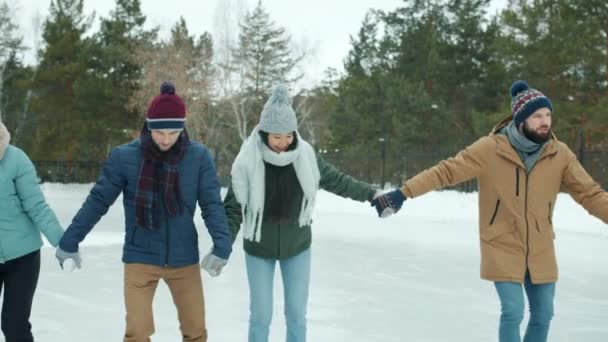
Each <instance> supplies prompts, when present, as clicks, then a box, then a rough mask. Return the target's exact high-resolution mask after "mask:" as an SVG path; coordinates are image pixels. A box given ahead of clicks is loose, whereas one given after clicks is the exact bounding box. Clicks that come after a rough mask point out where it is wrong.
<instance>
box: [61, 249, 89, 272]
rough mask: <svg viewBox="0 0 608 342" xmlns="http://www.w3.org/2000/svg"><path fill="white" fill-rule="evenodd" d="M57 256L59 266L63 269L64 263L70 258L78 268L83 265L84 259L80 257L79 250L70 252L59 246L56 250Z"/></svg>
mask: <svg viewBox="0 0 608 342" xmlns="http://www.w3.org/2000/svg"><path fill="white" fill-rule="evenodd" d="M55 257H56V258H57V260H58V261H59V266H61V269H63V263H64V262H66V261H67V260H70V259H71V260H72V261H73V262H74V266H75V267H76V268H78V269H80V267H81V266H82V260H81V259H80V253H79V252H75V253H70V252H66V251H64V250H63V249H61V247H57V250H56V251H55Z"/></svg>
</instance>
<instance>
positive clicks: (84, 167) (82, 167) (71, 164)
mask: <svg viewBox="0 0 608 342" xmlns="http://www.w3.org/2000/svg"><path fill="white" fill-rule="evenodd" d="M456 152H457V151H437V152H432V153H420V152H404V153H403V154H402V155H399V156H391V155H389V156H385V157H384V158H382V157H381V155H380V154H376V155H367V156H361V155H358V156H349V155H344V154H341V153H339V152H335V151H334V152H329V151H323V152H322V153H321V155H322V156H323V157H324V158H325V159H326V160H327V161H328V162H330V163H331V164H332V165H334V166H335V167H336V168H337V169H339V170H341V171H342V172H344V173H346V174H348V175H350V176H353V177H355V178H357V179H361V180H364V181H366V182H369V183H372V184H375V185H378V186H382V185H386V186H391V185H392V186H398V185H400V184H401V183H402V181H403V179H406V178H409V177H412V176H414V175H416V174H417V173H418V172H420V171H422V170H424V169H427V168H429V167H431V166H433V165H435V164H436V163H437V162H439V161H441V160H443V159H445V158H449V157H450V156H452V155H454V154H455V153H456ZM578 154H579V160H581V161H582V164H583V166H584V167H585V169H586V170H587V172H589V174H590V175H591V176H592V177H593V178H594V179H595V180H596V181H597V182H598V183H599V184H600V185H601V186H602V187H603V188H604V189H608V150H607V151H591V150H583V151H578ZM214 159H215V163H216V168H217V171H218V176H219V179H220V183H221V184H222V185H223V186H226V185H227V184H228V181H229V179H230V168H231V165H232V162H233V158H231V157H228V156H225V157H224V156H222V155H217V154H216V155H215V158H214ZM34 164H35V165H36V169H37V171H38V176H39V177H40V179H41V181H42V182H57V183H90V182H94V181H95V180H96V179H97V177H99V174H100V171H101V168H102V166H103V161H58V160H54V161H49V160H36V161H34ZM452 189H456V190H459V191H464V192H471V191H476V190H477V181H476V180H472V181H468V182H465V183H462V184H459V185H457V186H454V187H452Z"/></svg>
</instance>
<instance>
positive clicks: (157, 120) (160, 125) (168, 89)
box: [146, 82, 186, 130]
mask: <svg viewBox="0 0 608 342" xmlns="http://www.w3.org/2000/svg"><path fill="white" fill-rule="evenodd" d="M185 122H186V105H185V104H184V101H182V99H181V98H180V97H179V96H177V95H175V85H173V83H171V82H163V84H161V85H160V95H157V96H156V97H155V98H154V99H152V102H150V106H149V107H148V115H147V116H146V123H147V125H148V129H150V130H153V129H183V128H184V124H185Z"/></svg>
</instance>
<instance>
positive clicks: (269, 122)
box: [260, 84, 298, 134]
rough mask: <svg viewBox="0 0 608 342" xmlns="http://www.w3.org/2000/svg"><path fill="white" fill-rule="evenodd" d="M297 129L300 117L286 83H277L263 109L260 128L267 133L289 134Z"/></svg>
mask: <svg viewBox="0 0 608 342" xmlns="http://www.w3.org/2000/svg"><path fill="white" fill-rule="evenodd" d="M296 129H298V119H297V118H296V113H295V112H294V111H293V108H291V98H290V97H289V90H288V89H287V87H286V86H285V85H284V84H277V85H276V86H275V87H274V89H273V90H272V95H270V98H269V99H268V101H266V104H265V105H264V109H262V115H261V116H260V130H262V131H264V132H266V133H274V134H287V133H291V132H293V131H295V130H296Z"/></svg>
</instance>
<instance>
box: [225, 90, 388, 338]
mask: <svg viewBox="0 0 608 342" xmlns="http://www.w3.org/2000/svg"><path fill="white" fill-rule="evenodd" d="M297 126H298V123H297V119H296V115H295V113H294V111H293V109H292V107H291V100H290V97H289V93H288V90H287V88H286V87H285V86H284V85H278V86H276V87H275V89H274V90H273V93H272V95H271V96H270V98H269V99H268V101H267V102H266V104H265V106H264V109H263V110H262V115H261V118H260V123H259V125H258V126H257V127H256V128H255V129H254V130H253V132H252V133H251V135H250V137H249V138H248V139H247V141H245V143H244V144H243V146H242V147H241V151H240V152H239V154H238V155H237V157H236V159H235V161H234V164H233V166H232V172H231V176H232V178H231V185H230V187H229V189H228V193H227V195H226V197H225V199H224V208H225V209H226V215H227V216H228V224H229V226H230V230H231V235H232V239H233V240H234V239H236V236H237V234H238V232H239V230H240V227H241V224H242V225H243V237H244V249H245V252H246V253H245V262H246V268H247V278H248V282H249V296H250V316H249V333H248V334H249V342H267V341H268V335H269V326H270V322H271V320H272V306H273V304H272V302H273V298H272V293H273V290H272V288H273V279H274V270H275V265H276V263H277V261H278V262H279V264H280V267H281V275H282V279H283V287H284V295H285V320H286V323H287V342H304V341H305V340H306V310H307V305H308V288H309V284H310V259H311V247H310V246H311V242H312V239H311V237H312V233H311V223H312V214H313V210H314V207H315V198H316V194H317V191H318V189H319V188H322V189H324V190H327V191H330V192H332V193H334V194H336V195H338V196H342V197H349V198H351V199H354V200H357V201H361V202H364V201H370V202H371V201H372V200H373V199H374V197H375V196H376V193H377V191H376V190H375V189H374V188H373V187H372V186H371V185H369V184H367V183H364V182H361V181H357V180H355V179H353V178H351V177H349V176H347V175H345V174H343V173H341V172H340V171H338V170H337V169H336V168H335V167H333V166H332V165H330V164H329V163H327V162H326V161H325V160H323V158H321V157H320V156H318V155H316V154H315V151H314V149H313V148H312V146H310V145H309V144H308V143H307V142H306V141H305V140H304V139H302V137H301V136H300V135H299V133H298V131H297Z"/></svg>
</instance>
